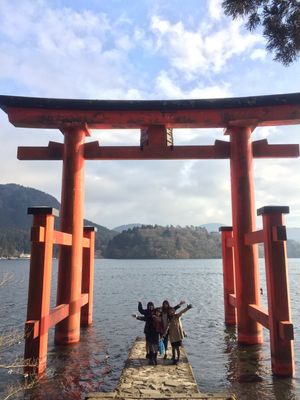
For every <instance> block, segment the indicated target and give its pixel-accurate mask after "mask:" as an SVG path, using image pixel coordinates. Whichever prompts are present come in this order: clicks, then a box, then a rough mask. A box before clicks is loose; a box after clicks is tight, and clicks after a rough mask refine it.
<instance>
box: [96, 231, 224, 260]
mask: <svg viewBox="0 0 300 400" xmlns="http://www.w3.org/2000/svg"><path fill="white" fill-rule="evenodd" d="M104 256H105V257H106V258H220V257H221V242H220V235H219V233H210V234H209V233H208V232H207V230H206V229H205V228H200V227H185V228H181V227H176V228H175V227H173V226H168V227H162V226H157V225H155V226H152V225H147V226H142V227H135V228H133V229H129V230H127V231H124V232H122V233H120V234H119V235H117V236H115V237H114V238H113V239H112V240H111V241H110V242H109V243H108V246H107V249H106V251H105V252H104Z"/></svg>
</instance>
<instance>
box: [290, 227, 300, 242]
mask: <svg viewBox="0 0 300 400" xmlns="http://www.w3.org/2000/svg"><path fill="white" fill-rule="evenodd" d="M287 237H288V239H291V240H295V241H296V242H300V228H288V227H287Z"/></svg>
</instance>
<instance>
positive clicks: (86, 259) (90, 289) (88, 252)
mask: <svg viewBox="0 0 300 400" xmlns="http://www.w3.org/2000/svg"><path fill="white" fill-rule="evenodd" d="M96 231H97V228H95V227H92V226H85V227H84V231H83V236H84V237H86V238H88V239H89V242H90V245H89V247H85V248H84V249H83V260H82V263H83V265H82V293H83V294H85V293H87V294H88V303H87V304H85V305H84V306H83V307H82V308H81V325H83V326H86V325H90V324H91V323H92V322H93V294H94V254H95V233H96Z"/></svg>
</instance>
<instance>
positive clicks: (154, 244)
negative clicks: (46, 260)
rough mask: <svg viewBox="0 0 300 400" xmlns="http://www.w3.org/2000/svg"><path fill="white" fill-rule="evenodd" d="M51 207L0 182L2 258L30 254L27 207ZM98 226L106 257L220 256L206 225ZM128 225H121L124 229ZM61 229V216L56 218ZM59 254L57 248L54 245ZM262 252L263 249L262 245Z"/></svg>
mask: <svg viewBox="0 0 300 400" xmlns="http://www.w3.org/2000/svg"><path fill="white" fill-rule="evenodd" d="M34 206H49V207H54V208H57V209H59V208H60V204H59V202H58V201H57V200H56V199H55V198H54V197H53V196H50V195H49V194H47V193H44V192H42V191H40V190H36V189H32V188H27V187H24V186H20V185H16V184H7V185H0V257H18V256H19V255H20V254H21V253H30V227H31V224H32V216H31V215H27V208H28V207H34ZM85 225H91V226H95V227H96V228H97V229H98V231H97V234H96V243H95V248H96V254H95V256H96V257H105V258H127V259H128V258H135V259H139V258H140V259H146V258H149V259H155V258H157V259H160V258H165V259H166V258H170V259H172V258H220V257H221V241H220V240H221V238H220V234H219V233H218V232H211V233H208V231H207V229H206V228H204V227H185V228H183V227H178V226H177V227H174V226H167V227H163V226H159V225H154V226H152V225H146V226H143V225H140V224H135V226H133V227H132V228H131V229H128V230H126V231H123V232H121V233H119V234H118V232H116V231H114V230H109V229H107V228H105V227H103V226H101V225H97V224H95V223H93V222H91V221H88V220H85ZM123 227H124V228H125V227H126V226H121V228H122V229H123ZM55 228H56V229H59V218H57V219H56V227H55ZM287 252H288V256H289V257H295V258H298V257H300V244H299V243H298V242H295V241H293V240H288V241H287ZM54 254H55V255H57V248H55V253H54ZM260 254H261V255H262V254H263V252H262V248H261V246H260Z"/></svg>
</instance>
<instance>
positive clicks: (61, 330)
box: [55, 127, 87, 344]
mask: <svg viewBox="0 0 300 400" xmlns="http://www.w3.org/2000/svg"><path fill="white" fill-rule="evenodd" d="M63 133H64V137H65V141H64V154H63V178H62V196H61V231H63V232H67V233H71V234H72V246H71V247H66V246H62V248H61V251H60V256H59V270H58V282H57V305H60V304H70V315H69V317H68V318H66V319H65V320H63V321H61V322H60V323H59V324H57V325H56V330H55V342H56V343H59V344H68V343H76V342H78V341H79V340H80V307H81V279H82V237H83V197H84V196H83V190H84V185H83V181H84V139H85V136H86V134H87V130H86V129H85V128H84V127H69V128H65V129H64V130H63Z"/></svg>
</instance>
